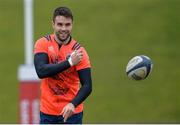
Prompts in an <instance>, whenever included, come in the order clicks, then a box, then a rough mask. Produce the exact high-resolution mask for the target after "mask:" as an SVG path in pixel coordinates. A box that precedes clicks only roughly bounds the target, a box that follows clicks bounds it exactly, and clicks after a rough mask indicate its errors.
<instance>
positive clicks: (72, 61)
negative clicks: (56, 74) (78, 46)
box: [68, 50, 83, 66]
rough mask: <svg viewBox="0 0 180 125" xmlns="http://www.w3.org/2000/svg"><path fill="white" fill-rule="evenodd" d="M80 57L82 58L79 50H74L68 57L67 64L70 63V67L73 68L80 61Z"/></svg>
mask: <svg viewBox="0 0 180 125" xmlns="http://www.w3.org/2000/svg"><path fill="white" fill-rule="evenodd" d="M82 57H83V53H82V51H80V50H75V51H74V52H73V53H72V54H71V56H70V58H69V59H68V61H69V63H70V65H71V66H75V65H77V64H78V63H79V62H80V61H81V59H82Z"/></svg>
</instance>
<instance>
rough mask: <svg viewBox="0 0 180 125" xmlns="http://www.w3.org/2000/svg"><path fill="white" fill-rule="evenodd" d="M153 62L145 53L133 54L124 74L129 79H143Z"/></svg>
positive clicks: (150, 69) (149, 71) (148, 72)
mask: <svg viewBox="0 0 180 125" xmlns="http://www.w3.org/2000/svg"><path fill="white" fill-rule="evenodd" d="M152 68H153V64H152V61H151V59H150V58H149V57H148V56H145V55H139V56H135V57H133V58H132V59H130V61H129V62H128V64H127V66H126V74H127V76H128V77H129V78H130V79H133V80H143V79H146V78H147V77H148V76H149V74H150V73H151V71H152Z"/></svg>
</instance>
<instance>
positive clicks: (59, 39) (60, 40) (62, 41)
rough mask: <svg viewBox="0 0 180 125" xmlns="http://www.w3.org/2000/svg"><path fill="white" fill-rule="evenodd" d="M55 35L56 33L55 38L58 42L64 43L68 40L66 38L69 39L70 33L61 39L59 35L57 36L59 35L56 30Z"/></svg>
mask: <svg viewBox="0 0 180 125" xmlns="http://www.w3.org/2000/svg"><path fill="white" fill-rule="evenodd" d="M55 35H56V38H57V40H58V41H59V42H60V43H66V42H67V40H68V39H69V37H70V34H68V35H67V37H66V38H64V39H61V38H60V36H59V35H60V33H59V32H56V33H55Z"/></svg>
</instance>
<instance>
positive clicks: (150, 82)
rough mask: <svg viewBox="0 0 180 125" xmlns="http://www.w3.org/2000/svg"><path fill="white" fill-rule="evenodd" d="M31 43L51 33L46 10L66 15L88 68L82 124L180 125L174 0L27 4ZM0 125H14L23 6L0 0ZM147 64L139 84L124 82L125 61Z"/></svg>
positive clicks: (179, 41)
mask: <svg viewBox="0 0 180 125" xmlns="http://www.w3.org/2000/svg"><path fill="white" fill-rule="evenodd" d="M34 1H35V2H34V7H35V8H34V25H35V26H34V40H37V39H38V38H39V37H41V36H43V35H45V34H49V33H52V28H51V18H52V12H53V10H54V8H55V7H57V6H68V7H70V8H71V9H72V11H73V13H74V19H75V20H74V29H73V37H74V38H75V39H77V40H78V41H79V42H80V43H81V44H82V45H83V46H85V47H86V49H87V51H88V53H89V56H90V58H91V63H92V67H93V70H92V75H93V93H92V95H91V96H90V97H89V98H88V100H86V102H85V110H84V123H180V97H179V93H180V92H179V90H180V68H179V65H178V64H180V50H179V48H180V37H179V35H180V14H179V7H180V1H179V0H136V1H134V0H126V1H124V0H34ZM0 23H1V28H0V59H1V63H0V123H18V99H19V93H18V92H19V81H18V79H17V69H18V66H19V65H20V64H23V63H24V44H23V39H24V36H23V35H24V34H23V1H22V0H0ZM141 54H145V55H147V56H149V57H151V59H152V60H153V63H154V67H153V71H152V74H150V76H149V77H148V78H147V79H146V80H144V81H140V82H137V81H132V80H129V79H128V78H127V76H126V74H125V67H126V64H127V62H128V61H129V59H130V58H132V57H133V56H135V55H141Z"/></svg>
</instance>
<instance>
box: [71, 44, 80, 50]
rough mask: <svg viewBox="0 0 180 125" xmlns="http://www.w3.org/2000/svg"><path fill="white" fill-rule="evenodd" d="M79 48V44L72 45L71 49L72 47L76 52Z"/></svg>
mask: <svg viewBox="0 0 180 125" xmlns="http://www.w3.org/2000/svg"><path fill="white" fill-rule="evenodd" d="M80 47H81V45H80V44H79V43H75V44H74V45H73V47H72V50H75V49H76V50H77V49H79V48H80Z"/></svg>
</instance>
